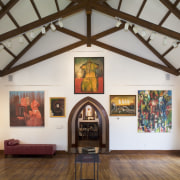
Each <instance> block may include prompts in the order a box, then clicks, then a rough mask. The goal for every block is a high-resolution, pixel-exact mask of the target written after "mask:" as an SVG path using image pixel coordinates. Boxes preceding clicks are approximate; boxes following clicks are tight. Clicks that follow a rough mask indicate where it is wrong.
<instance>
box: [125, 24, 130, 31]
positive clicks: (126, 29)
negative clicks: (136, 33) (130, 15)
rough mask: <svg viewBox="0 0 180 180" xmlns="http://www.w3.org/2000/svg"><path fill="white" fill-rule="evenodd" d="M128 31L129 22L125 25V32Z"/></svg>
mask: <svg viewBox="0 0 180 180" xmlns="http://www.w3.org/2000/svg"><path fill="white" fill-rule="evenodd" d="M128 29H129V23H128V22H127V23H126V24H125V25H124V30H125V31H128Z"/></svg>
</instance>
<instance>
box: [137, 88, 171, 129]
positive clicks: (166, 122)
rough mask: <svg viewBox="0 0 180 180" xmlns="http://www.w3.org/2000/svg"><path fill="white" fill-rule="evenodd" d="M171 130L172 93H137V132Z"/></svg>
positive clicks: (145, 91) (157, 91)
mask: <svg viewBox="0 0 180 180" xmlns="http://www.w3.org/2000/svg"><path fill="white" fill-rule="evenodd" d="M171 128H172V92H171V91H170V90H167V91H166V90H141V91H138V132H170V130H171Z"/></svg>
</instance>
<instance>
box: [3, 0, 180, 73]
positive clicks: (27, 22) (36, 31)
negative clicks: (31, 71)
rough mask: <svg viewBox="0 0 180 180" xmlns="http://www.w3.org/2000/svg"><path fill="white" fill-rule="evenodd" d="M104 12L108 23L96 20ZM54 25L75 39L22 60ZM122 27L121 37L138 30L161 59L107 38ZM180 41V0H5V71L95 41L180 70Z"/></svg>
mask: <svg viewBox="0 0 180 180" xmlns="http://www.w3.org/2000/svg"><path fill="white" fill-rule="evenodd" d="M81 16H83V17H84V18H82V19H80V18H78V17H81ZM99 17H101V18H102V17H103V19H104V20H103V22H101V21H99V24H102V23H104V22H106V25H104V26H103V25H102V27H104V29H100V28H99V26H100V25H99V26H97V23H96V25H95V23H94V21H98V18H99ZM72 22H73V23H72ZM76 23H77V27H74V25H75V24H76ZM71 24H73V26H72V25H71ZM107 24H108V25H107ZM53 25H54V27H52V26H53ZM53 28H54V30H53ZM98 28H99V29H98ZM55 29H56V30H55ZM78 30H79V31H78ZM49 31H51V32H52V31H54V32H52V33H54V34H52V33H51V34H50V35H51V36H58V33H61V34H64V36H65V37H66V36H68V37H69V36H70V37H71V38H72V39H73V41H72V42H71V41H68V40H67V41H66V42H67V43H64V42H62V41H60V42H59V43H62V45H61V47H60V48H56V49H55V50H54V49H53V50H52V51H49V52H46V53H45V52H44V53H43V54H42V53H40V54H39V56H37V57H34V58H32V59H26V60H22V59H24V58H23V57H24V56H25V54H27V53H28V52H29V51H30V49H32V48H33V47H34V46H35V45H37V43H38V42H39V41H40V40H41V39H42V38H43V37H44V36H47V34H48V32H49ZM55 31H56V32H55ZM57 32H58V33H57ZM117 32H119V33H120V32H122V34H121V35H120V36H121V37H122V36H123V35H124V32H125V33H130V34H131V35H133V39H134V38H136V40H138V41H139V42H140V43H141V44H143V46H144V47H145V48H147V49H148V50H149V51H150V52H151V53H152V54H153V55H154V56H156V58H157V59H158V61H156V60H154V58H153V59H149V58H148V57H144V56H142V55H141V54H140V53H139V52H138V51H137V52H132V51H131V49H128V50H127V49H126V48H123V47H118V45H116V44H113V41H112V43H107V42H106V40H103V39H106V38H110V39H111V35H115V36H116V37H117V36H118V34H117ZM118 38H119V37H118ZM57 39H58V37H57ZM133 39H132V40H133ZM47 43H48V42H47ZM179 43H180V0H0V76H1V77H2V76H5V75H8V74H10V73H13V72H16V71H19V70H21V69H24V68H26V67H29V66H32V65H35V64H37V63H40V62H42V61H44V60H47V59H50V58H51V57H53V56H56V55H59V54H61V53H64V52H68V51H69V50H72V49H74V48H77V47H79V46H82V45H86V46H87V47H91V46H93V45H95V46H98V47H101V48H104V49H106V50H109V51H112V52H114V53H117V54H120V55H123V56H126V57H128V58H131V59H133V60H135V61H138V62H140V63H144V64H146V65H149V66H151V67H152V68H157V69H160V70H163V71H165V72H168V73H170V74H174V75H176V76H178V75H180V45H179ZM50 49H51V48H50Z"/></svg>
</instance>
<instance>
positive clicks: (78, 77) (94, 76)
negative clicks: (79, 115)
mask: <svg viewBox="0 0 180 180" xmlns="http://www.w3.org/2000/svg"><path fill="white" fill-rule="evenodd" d="M74 93H75V94H103V93H104V58H103V57H75V58H74Z"/></svg>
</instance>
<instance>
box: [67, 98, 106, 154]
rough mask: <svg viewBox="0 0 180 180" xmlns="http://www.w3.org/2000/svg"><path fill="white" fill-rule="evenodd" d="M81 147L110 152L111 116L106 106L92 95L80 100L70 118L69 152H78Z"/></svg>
mask: <svg viewBox="0 0 180 180" xmlns="http://www.w3.org/2000/svg"><path fill="white" fill-rule="evenodd" d="M81 128H83V129H81ZM81 147H97V148H98V152H101V153H107V152H109V118H108V115H107V112H106V110H105V109H104V107H103V106H102V105H101V104H100V103H99V102H98V101H97V100H95V99H93V98H91V97H85V98H84V99H82V100H80V101H79V102H78V103H77V104H76V105H75V106H74V107H73V109H72V110H71V112H70V115H69V118H68V152H69V153H73V152H78V151H79V150H78V149H79V148H81Z"/></svg>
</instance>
